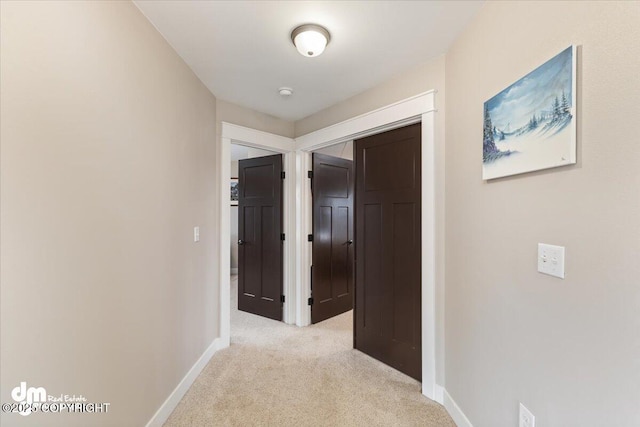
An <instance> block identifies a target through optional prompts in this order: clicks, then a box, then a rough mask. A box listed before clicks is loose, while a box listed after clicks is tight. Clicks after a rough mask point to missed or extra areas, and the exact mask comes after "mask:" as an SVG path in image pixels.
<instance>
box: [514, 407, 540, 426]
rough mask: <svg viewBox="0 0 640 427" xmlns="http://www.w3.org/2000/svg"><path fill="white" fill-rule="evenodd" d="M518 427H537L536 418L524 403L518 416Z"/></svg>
mask: <svg viewBox="0 0 640 427" xmlns="http://www.w3.org/2000/svg"><path fill="white" fill-rule="evenodd" d="M518 427H536V417H534V416H533V414H532V413H531V411H529V410H528V409H527V408H525V406H524V405H523V404H522V403H521V404H520V414H519V415H518Z"/></svg>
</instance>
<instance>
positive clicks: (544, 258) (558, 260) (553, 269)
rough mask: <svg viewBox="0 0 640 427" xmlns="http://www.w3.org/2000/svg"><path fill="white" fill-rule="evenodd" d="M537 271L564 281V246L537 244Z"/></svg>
mask: <svg viewBox="0 0 640 427" xmlns="http://www.w3.org/2000/svg"><path fill="white" fill-rule="evenodd" d="M538 271H539V272H540V273H544V274H548V275H550V276H555V277H559V278H561V279H564V246H554V245H547V244H544V243H538Z"/></svg>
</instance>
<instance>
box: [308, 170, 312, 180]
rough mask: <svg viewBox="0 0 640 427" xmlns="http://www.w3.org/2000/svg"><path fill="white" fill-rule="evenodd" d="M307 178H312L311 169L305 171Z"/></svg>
mask: <svg viewBox="0 0 640 427" xmlns="http://www.w3.org/2000/svg"><path fill="white" fill-rule="evenodd" d="M307 178H309V179H313V171H308V172H307Z"/></svg>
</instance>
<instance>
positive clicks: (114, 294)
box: [0, 1, 219, 426]
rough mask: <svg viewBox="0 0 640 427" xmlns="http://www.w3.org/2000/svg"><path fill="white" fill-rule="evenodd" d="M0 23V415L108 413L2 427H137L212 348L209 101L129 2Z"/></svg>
mask: <svg viewBox="0 0 640 427" xmlns="http://www.w3.org/2000/svg"><path fill="white" fill-rule="evenodd" d="M0 8H1V15H2V17H1V19H2V21H1V24H0V27H1V31H2V34H1V43H2V45H1V50H2V61H1V64H0V66H1V69H0V71H1V73H0V78H1V92H2V99H1V122H2V130H1V136H0V139H1V148H0V150H1V167H0V170H1V172H0V173H1V222H0V229H1V237H0V239H1V240H0V248H1V252H2V261H1V262H2V264H1V273H0V278H1V282H2V289H1V322H2V337H1V339H2V342H1V345H0V347H1V363H2V364H1V371H2V385H1V389H2V402H12V399H11V397H10V392H11V390H12V389H13V388H14V387H16V386H18V385H19V383H20V381H26V382H27V385H28V386H33V387H38V386H41V387H44V388H45V389H46V391H47V393H48V394H51V395H60V394H69V395H73V394H75V395H83V396H85V397H86V398H87V399H88V401H89V402H109V403H110V404H111V406H110V408H109V412H108V413H106V414H43V413H36V414H31V415H29V416H27V417H23V416H20V415H17V414H7V413H4V412H3V413H2V415H1V417H2V418H1V422H0V424H2V425H11V426H36V425H37V426H40V425H45V424H46V425H47V426H88V425H95V426H98V425H101V426H116V425H117V426H125V425H126V426H134V425H135V426H143V425H145V424H146V423H147V421H149V419H150V418H151V416H152V415H153V414H154V413H155V411H156V410H157V409H158V408H159V407H160V405H161V404H162V403H163V402H164V400H165V399H166V398H167V396H169V394H170V393H171V392H172V391H173V389H174V388H175V387H176V386H177V385H178V382H179V381H180V380H182V378H183V377H184V376H185V374H186V373H187V371H188V370H189V369H190V368H191V367H192V366H193V365H194V363H195V362H196V360H197V359H198V358H199V357H200V356H201V355H202V354H203V352H204V351H205V350H206V349H207V348H208V347H209V345H210V344H211V343H212V342H213V341H214V339H215V338H216V337H217V336H218V317H219V307H218V305H219V303H218V293H219V290H218V287H217V283H216V274H215V272H216V266H215V261H214V260H215V253H216V251H215V248H216V244H215V242H216V239H215V236H216V234H217V232H216V230H215V229H214V227H215V223H214V219H215V209H214V208H215V206H216V205H217V203H218V202H217V201H216V199H215V183H216V177H215V170H214V168H213V165H214V162H215V151H214V144H215V138H216V99H215V98H214V96H213V95H211V93H210V92H209V91H208V90H207V89H206V87H205V86H204V85H203V84H202V83H201V82H200V81H199V80H198V79H197V78H196V77H195V75H194V74H193V73H192V72H191V70H190V69H189V68H188V67H187V66H186V65H185V64H184V62H183V61H182V60H181V59H180V57H179V56H178V55H177V54H176V53H175V52H174V51H173V49H172V48H171V47H170V46H169V45H168V44H167V42H166V41H165V40H164V38H163V37H162V36H161V35H160V34H159V33H158V32H157V31H156V30H155V28H154V27H153V26H152V25H151V24H150V23H149V22H148V21H147V19H146V18H145V17H144V16H143V15H142V14H141V13H140V12H139V10H138V9H137V8H136V7H135V5H133V4H132V3H130V2H88V1H83V2H5V1H3V2H1V5H0ZM196 225H198V226H200V242H198V243H194V242H193V227H194V226H196Z"/></svg>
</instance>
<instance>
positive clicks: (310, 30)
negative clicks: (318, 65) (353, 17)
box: [291, 24, 331, 58]
mask: <svg viewBox="0 0 640 427" xmlns="http://www.w3.org/2000/svg"><path fill="white" fill-rule="evenodd" d="M291 41H292V42H293V44H294V46H295V47H296V49H298V52H300V55H302V56H306V57H309V58H313V57H316V56H319V55H320V54H321V53H322V52H324V48H325V47H327V45H328V44H329V41H331V35H330V34H329V31H327V29H326V28H324V27H321V26H320V25H315V24H305V25H300V26H299V27H297V28H296V29H295V30H293V31H292V32H291Z"/></svg>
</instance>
